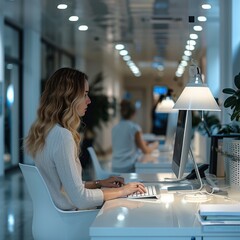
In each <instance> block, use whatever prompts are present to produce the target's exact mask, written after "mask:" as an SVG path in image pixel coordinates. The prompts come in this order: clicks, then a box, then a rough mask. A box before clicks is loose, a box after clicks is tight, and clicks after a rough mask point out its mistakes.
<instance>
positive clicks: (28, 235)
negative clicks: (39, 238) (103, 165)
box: [0, 166, 93, 240]
mask: <svg viewBox="0 0 240 240" xmlns="http://www.w3.org/2000/svg"><path fill="white" fill-rule="evenodd" d="M92 177H93V176H92V166H89V167H88V168H87V169H85V170H84V171H83V179H84V180H90V179H92ZM0 240H33V237H32V202H31V199H30V196H29V194H28V191H27V188H26V185H25V182H24V179H23V176H22V174H21V172H20V170H19V169H17V170H14V171H11V172H8V173H7V174H6V175H5V176H4V177H0ZM49 240H50V239H49Z"/></svg>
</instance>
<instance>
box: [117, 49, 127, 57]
mask: <svg viewBox="0 0 240 240" xmlns="http://www.w3.org/2000/svg"><path fill="white" fill-rule="evenodd" d="M119 54H120V55H121V56H125V55H128V51H127V50H121V51H120V52H119Z"/></svg>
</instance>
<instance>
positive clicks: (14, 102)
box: [4, 22, 22, 170]
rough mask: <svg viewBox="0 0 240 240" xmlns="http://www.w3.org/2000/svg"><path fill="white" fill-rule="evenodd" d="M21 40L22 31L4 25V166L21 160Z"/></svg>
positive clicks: (10, 166)
mask: <svg viewBox="0 0 240 240" xmlns="http://www.w3.org/2000/svg"><path fill="white" fill-rule="evenodd" d="M21 42H22V32H21V30H20V29H19V28H17V27H15V26H14V25H12V24H11V23H8V22H5V25H4V50H5V68H4V168H5V170H6V169H10V168H12V167H13V166H16V165H17V164H18V163H19V162H20V161H21V157H22V156H21V154H20V146H21V143H20V139H21V138H22V133H21V131H22V126H21V124H22V121H21V119H22V115H21V102H22V100H21V99H22V98H21V96H22V92H21V88H20V87H21V85H22V84H21V68H22V64H21V60H22V59H21V58H22V54H21V47H20V46H21Z"/></svg>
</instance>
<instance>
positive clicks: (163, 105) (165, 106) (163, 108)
mask: <svg viewBox="0 0 240 240" xmlns="http://www.w3.org/2000/svg"><path fill="white" fill-rule="evenodd" d="M173 106H174V101H173V100H172V98H171V97H169V96H166V97H165V98H164V99H163V100H162V101H161V102H159V103H158V104H157V107H156V112H157V113H170V112H172V111H173Z"/></svg>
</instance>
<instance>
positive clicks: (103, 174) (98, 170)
mask: <svg viewBox="0 0 240 240" xmlns="http://www.w3.org/2000/svg"><path fill="white" fill-rule="evenodd" d="M87 150H88V152H89V154H90V157H91V159H92V163H93V169H94V174H95V177H96V178H97V179H104V178H108V177H110V176H113V175H115V176H116V175H120V173H116V172H110V171H107V170H104V169H103V168H102V167H101V165H100V163H99V160H98V157H97V155H96V152H95V150H94V149H93V147H88V148H87Z"/></svg>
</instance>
